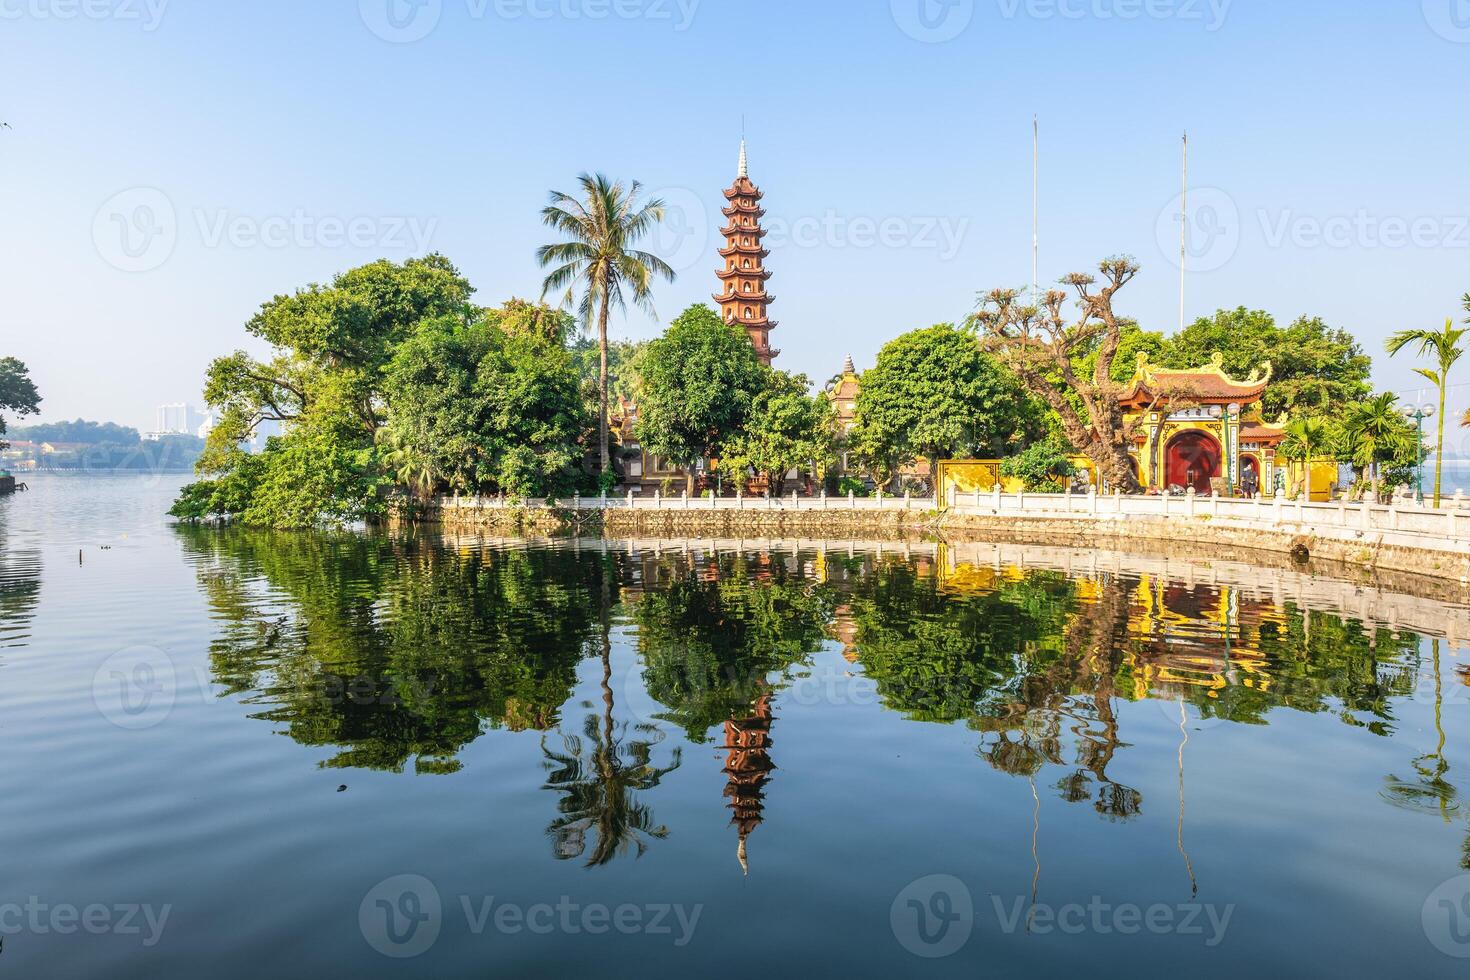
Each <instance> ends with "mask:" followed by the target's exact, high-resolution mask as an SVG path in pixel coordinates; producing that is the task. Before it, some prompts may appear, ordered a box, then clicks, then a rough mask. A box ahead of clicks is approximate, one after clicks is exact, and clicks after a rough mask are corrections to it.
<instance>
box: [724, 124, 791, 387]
mask: <svg viewBox="0 0 1470 980" xmlns="http://www.w3.org/2000/svg"><path fill="white" fill-rule="evenodd" d="M763 196H764V195H763V194H761V191H760V188H759V187H756V186H755V184H753V183H751V180H750V154H749V152H748V151H747V148H746V144H745V139H744V137H743V136H742V137H741V140H740V166H739V170H738V172H737V174H736V177H735V183H734V184H732V185H731V186H730V187H729V188H728V189H727V190H726V191H725V199H726V200H728V201H729V202H730V204H729V207H726V208H725V209H724V214H725V217H726V218H728V219H729V224H727V225H725V227H724V228H722V229H721V230H720V234H721V235H723V236H724V238H725V247H724V248H722V249H720V258H722V259H724V260H725V265H724V268H722V269H721V270H720V271H719V272H718V273H717V275H718V276H719V279H720V283H721V289H720V292H718V293H716V294H715V297H714V298H715V302H717V303H719V304H720V315H721V316H722V317H723V318H724V320H725V322H726V323H733V324H738V325H739V326H740V327H741V328H743V329H744V330H745V332H746V333H747V334H748V335H749V336H750V342H751V344H753V345H754V346H755V352H756V356H758V357H759V358H760V359H761V363H763V364H766V365H769V364H770V363H771V361H773V360H774V359H775V358H776V356H777V355H778V354H780V351H776V350H772V349H771V331H772V330H774V329H775V328H776V323H775V321H773V320H771V319H770V318H769V316H768V315H767V309H768V308H769V307H770V305H771V304H772V303H773V302H775V298H774V297H773V296H771V295H770V294H769V293H767V292H766V281H767V280H769V279H770V278H771V274H770V273H769V272H767V271H766V267H765V260H766V258H767V257H769V256H770V254H771V253H770V252H769V251H767V250H766V248H765V246H764V245H763V244H762V239H764V238H765V237H766V231H765V229H764V228H763V227H762V225H761V219H762V218H764V217H765V214H766V212H765V209H764V208H762V207H761V206H760V201H761V198H762V197H763Z"/></svg>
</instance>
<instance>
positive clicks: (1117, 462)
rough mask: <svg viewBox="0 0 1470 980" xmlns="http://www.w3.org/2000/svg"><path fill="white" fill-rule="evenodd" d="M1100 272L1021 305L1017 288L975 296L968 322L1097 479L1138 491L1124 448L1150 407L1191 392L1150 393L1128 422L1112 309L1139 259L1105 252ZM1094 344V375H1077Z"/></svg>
mask: <svg viewBox="0 0 1470 980" xmlns="http://www.w3.org/2000/svg"><path fill="white" fill-rule="evenodd" d="M1098 270H1099V272H1100V273H1101V275H1102V283H1103V285H1102V286H1101V288H1099V287H1098V281H1099V280H1098V278H1097V277H1096V276H1092V275H1088V274H1086V273H1080V272H1074V273H1072V274H1071V275H1069V276H1067V277H1066V278H1064V279H1063V280H1062V285H1063V286H1065V287H1069V288H1070V290H1071V292H1068V291H1067V290H1066V289H1055V290H1051V291H1049V292H1048V293H1047V294H1046V296H1045V297H1043V298H1042V300H1041V304H1040V305H1039V306H1037V305H1026V304H1024V303H1023V302H1022V301H1021V292H1020V290H1015V289H995V290H992V291H991V292H989V293H987V294H985V295H983V296H982V297H981V300H980V309H979V311H978V312H976V313H974V314H973V315H972V316H971V317H970V320H969V323H970V327H971V329H973V330H975V332H976V333H977V334H978V335H979V337H980V342H981V344H982V345H983V346H984V347H985V349H986V350H988V351H989V352H990V353H991V354H993V355H994V356H995V357H996V358H998V359H999V360H1000V361H1001V362H1002V363H1003V364H1005V365H1006V367H1008V368H1009V369H1010V370H1011V372H1012V373H1013V374H1015V376H1016V377H1017V378H1018V379H1020V381H1021V384H1022V385H1023V386H1024V387H1025V388H1026V390H1027V391H1029V392H1030V393H1031V394H1033V395H1035V396H1036V397H1037V398H1040V399H1041V400H1042V401H1044V402H1046V404H1047V405H1048V406H1049V407H1050V408H1051V409H1052V410H1053V411H1054V412H1056V414H1057V416H1058V417H1059V418H1060V419H1061V424H1062V432H1063V434H1064V435H1065V436H1066V437H1067V441H1068V442H1070V443H1071V444H1072V445H1073V446H1074V447H1076V449H1077V451H1078V452H1080V453H1082V454H1083V455H1085V456H1086V457H1087V458H1088V459H1090V460H1092V462H1093V463H1094V464H1096V466H1097V469H1098V472H1099V473H1100V474H1101V475H1102V477H1103V479H1105V480H1107V481H1108V483H1109V484H1111V485H1112V486H1114V487H1117V488H1119V489H1122V490H1124V491H1125V492H1128V493H1138V492H1139V491H1140V490H1141V489H1142V487H1140V486H1139V483H1138V478H1137V476H1136V475H1135V473H1134V469H1133V466H1132V464H1131V462H1130V457H1129V448H1130V447H1131V446H1133V445H1134V444H1135V442H1136V440H1137V439H1138V436H1139V432H1140V430H1141V429H1142V428H1143V426H1144V425H1145V424H1146V423H1147V421H1148V419H1149V417H1150V416H1151V414H1152V413H1153V411H1154V410H1155V409H1156V408H1158V407H1159V406H1160V405H1163V404H1172V405H1174V406H1176V407H1177V406H1178V405H1180V404H1182V403H1184V402H1185V401H1187V400H1188V398H1189V395H1190V394H1191V393H1190V392H1189V391H1185V390H1180V391H1174V390H1168V389H1165V390H1160V391H1150V392H1149V396H1150V398H1151V401H1150V404H1149V405H1148V406H1146V408H1145V410H1144V411H1143V412H1141V413H1138V414H1136V415H1134V417H1133V419H1132V420H1131V421H1130V420H1128V419H1127V418H1126V413H1125V409H1124V407H1123V404H1122V398H1121V396H1122V395H1123V394H1124V392H1125V391H1126V390H1127V388H1128V386H1127V385H1125V384H1120V383H1119V382H1117V381H1114V380H1113V376H1112V374H1113V362H1114V361H1115V360H1116V359H1117V356H1118V345H1119V343H1120V341H1121V340H1122V321H1121V320H1119V318H1118V316H1117V315H1116V314H1115V313H1114V311H1113V297H1114V296H1116V295H1117V294H1118V291H1119V290H1121V289H1122V288H1123V287H1124V286H1126V285H1128V283H1129V282H1131V281H1132V280H1133V277H1134V276H1136V275H1138V263H1137V262H1136V261H1134V260H1133V259H1131V258H1127V257H1118V258H1110V259H1106V260H1104V261H1103V262H1102V263H1101V264H1100V265H1099V266H1098ZM1074 293H1075V296H1076V300H1077V306H1078V309H1079V311H1080V312H1079V314H1078V315H1077V318H1076V319H1075V320H1069V319H1068V317H1067V314H1066V312H1065V310H1064V308H1065V307H1066V306H1067V303H1068V300H1069V299H1071V298H1072V296H1073V294H1074ZM1093 350H1096V352H1097V361H1096V364H1095V366H1094V367H1093V371H1092V377H1090V378H1088V377H1083V376H1081V375H1080V374H1079V373H1078V370H1077V366H1076V365H1077V362H1078V361H1079V360H1080V359H1081V358H1082V357H1083V356H1084V355H1086V354H1088V353H1091V352H1092V351H1093ZM1156 387H1163V386H1156Z"/></svg>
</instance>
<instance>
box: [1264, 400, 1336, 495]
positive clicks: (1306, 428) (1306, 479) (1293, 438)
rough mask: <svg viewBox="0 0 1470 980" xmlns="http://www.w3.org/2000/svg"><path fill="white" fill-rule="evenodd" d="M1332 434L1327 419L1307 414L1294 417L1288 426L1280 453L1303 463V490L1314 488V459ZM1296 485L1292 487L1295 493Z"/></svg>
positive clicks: (1309, 491)
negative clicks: (1301, 416)
mask: <svg viewBox="0 0 1470 980" xmlns="http://www.w3.org/2000/svg"><path fill="white" fill-rule="evenodd" d="M1331 436H1332V427H1331V425H1330V424H1329V423H1328V422H1327V420H1326V419H1321V418H1314V417H1312V416H1306V417H1304V418H1299V419H1292V420H1291V422H1290V423H1288V425H1287V426H1286V438H1285V439H1284V440H1282V442H1281V448H1280V449H1279V450H1278V451H1277V452H1278V454H1279V455H1280V456H1282V457H1284V458H1286V459H1290V460H1295V461H1297V462H1299V463H1301V464H1302V483H1301V487H1302V492H1303V493H1307V494H1310V493H1311V490H1312V460H1313V459H1316V458H1317V457H1318V456H1320V455H1321V453H1322V450H1323V449H1325V448H1326V447H1327V445H1328V443H1329V441H1330V439H1331ZM1296 490H1297V488H1296V487H1293V488H1292V492H1293V493H1295V492H1296Z"/></svg>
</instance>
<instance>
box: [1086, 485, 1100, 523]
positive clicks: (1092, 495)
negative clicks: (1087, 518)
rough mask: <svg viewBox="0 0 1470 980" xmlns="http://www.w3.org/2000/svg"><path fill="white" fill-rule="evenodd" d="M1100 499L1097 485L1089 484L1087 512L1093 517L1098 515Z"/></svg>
mask: <svg viewBox="0 0 1470 980" xmlns="http://www.w3.org/2000/svg"><path fill="white" fill-rule="evenodd" d="M1099 500H1100V498H1099V497H1098V495H1097V487H1096V486H1089V487H1088V488H1087V512H1088V513H1089V514H1091V515H1092V516H1093V517H1096V516H1097V514H1098V503H1099Z"/></svg>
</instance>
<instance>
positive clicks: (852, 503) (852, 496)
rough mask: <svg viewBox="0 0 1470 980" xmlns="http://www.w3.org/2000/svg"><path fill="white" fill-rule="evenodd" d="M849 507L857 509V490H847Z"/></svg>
mask: <svg viewBox="0 0 1470 980" xmlns="http://www.w3.org/2000/svg"><path fill="white" fill-rule="evenodd" d="M847 507H848V509H849V510H857V493H856V492H855V491H852V490H849V491H847Z"/></svg>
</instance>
